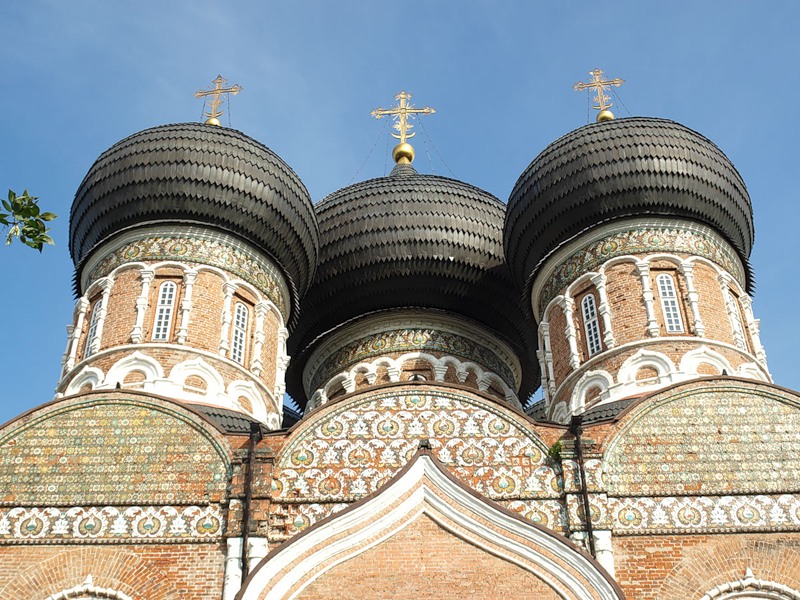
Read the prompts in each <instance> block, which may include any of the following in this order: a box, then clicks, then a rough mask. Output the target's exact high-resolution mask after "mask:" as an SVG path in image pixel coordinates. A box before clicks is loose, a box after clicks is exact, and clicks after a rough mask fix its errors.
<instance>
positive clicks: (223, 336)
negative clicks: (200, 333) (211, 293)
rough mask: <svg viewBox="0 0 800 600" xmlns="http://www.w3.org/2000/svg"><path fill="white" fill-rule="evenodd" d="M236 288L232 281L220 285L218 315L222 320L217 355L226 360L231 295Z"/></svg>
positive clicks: (230, 318)
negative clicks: (220, 311) (220, 310)
mask: <svg viewBox="0 0 800 600" xmlns="http://www.w3.org/2000/svg"><path fill="white" fill-rule="evenodd" d="M238 288H239V286H238V285H237V284H236V283H234V282H232V281H227V282H225V283H223V284H222V292H223V294H224V297H223V301H222V314H221V315H220V318H221V319H222V331H221V333H220V335H219V353H220V355H221V356H225V357H226V358H227V356H228V350H230V349H231V344H230V340H229V339H228V338H229V337H230V329H231V321H233V313H232V311H231V306H232V304H233V294H234V293H236V290H237V289H238ZM234 362H236V361H234Z"/></svg>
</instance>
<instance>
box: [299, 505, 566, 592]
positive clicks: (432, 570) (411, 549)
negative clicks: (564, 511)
mask: <svg viewBox="0 0 800 600" xmlns="http://www.w3.org/2000/svg"><path fill="white" fill-rule="evenodd" d="M298 598H303V599H305V598H307V599H314V600H346V599H350V598H352V599H356V598H358V599H361V598H381V599H382V600H408V599H409V598H425V599H426V600H462V599H464V598H481V599H487V600H488V599H497V600H501V599H502V600H507V599H510V598H536V599H537V600H538V599H542V600H546V599H551V598H552V599H556V598H558V595H556V593H555V592H554V591H553V590H552V589H551V588H550V587H549V586H547V585H546V584H545V583H544V582H543V581H542V580H540V579H538V578H537V577H536V576H534V575H533V574H531V573H530V572H528V571H526V570H524V569H522V568H520V567H518V566H517V565H514V564H512V563H510V562H508V561H505V560H503V559H501V558H498V557H497V556H494V555H492V554H489V553H488V552H486V551H485V550H483V549H481V548H478V547H476V546H473V545H472V544H470V543H468V542H466V541H464V540H462V539H460V538H458V537H456V536H454V535H453V534H451V533H450V532H448V531H447V530H445V529H443V528H442V527H440V526H439V525H438V524H437V523H436V522H435V521H433V520H431V519H430V518H428V517H427V516H424V515H423V516H420V517H419V518H417V519H416V520H415V521H414V522H413V523H411V524H410V525H408V526H407V527H406V528H404V529H402V530H401V531H400V532H399V533H397V534H396V535H394V536H392V537H391V538H389V539H388V540H386V541H385V542H383V543H381V544H378V545H377V546H375V547H373V548H370V549H369V550H366V551H365V552H363V553H361V554H359V555H357V556H355V557H353V558H351V559H349V560H347V561H345V562H343V563H341V564H339V565H337V566H335V567H334V568H332V569H330V570H329V571H327V572H326V573H324V574H323V575H322V576H321V577H319V578H318V579H316V580H315V581H314V582H313V583H311V585H309V586H308V587H307V588H306V589H305V590H303V591H302V592H301V594H300V596H299V597H298Z"/></svg>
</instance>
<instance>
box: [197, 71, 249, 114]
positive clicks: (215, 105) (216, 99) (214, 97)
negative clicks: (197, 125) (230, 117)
mask: <svg viewBox="0 0 800 600" xmlns="http://www.w3.org/2000/svg"><path fill="white" fill-rule="evenodd" d="M212 83H213V84H214V89H213V90H199V91H197V92H195V98H204V97H206V96H211V112H207V113H205V115H206V116H207V117H208V119H206V123H207V124H209V125H219V119H218V118H217V117H219V116H220V115H222V111H221V110H219V105H220V104H222V99H221V98H220V96H221V95H222V94H233V95H234V96H235V95H236V94H238V93H239V92H241V91H242V89H244V88H242V86H240V85H239V84H238V83H237V84H236V85H232V86H231V87H228V88H226V87H224V85H225V84H226V83H228V80H227V79H225V78H223V77H222V75H217V78H216V79H215V80H214V81H212Z"/></svg>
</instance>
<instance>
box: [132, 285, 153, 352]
mask: <svg viewBox="0 0 800 600" xmlns="http://www.w3.org/2000/svg"><path fill="white" fill-rule="evenodd" d="M154 277H155V272H154V271H150V270H147V269H142V270H141V271H139V279H141V281H142V289H141V291H140V292H139V297H138V298H137V299H136V323H134V325H133V330H132V331H131V341H132V342H133V343H134V344H138V343H140V342H141V341H142V339H144V334H143V332H144V315H145V312H146V311H147V304H148V300H149V298H150V283H151V282H152V281H153V278H154Z"/></svg>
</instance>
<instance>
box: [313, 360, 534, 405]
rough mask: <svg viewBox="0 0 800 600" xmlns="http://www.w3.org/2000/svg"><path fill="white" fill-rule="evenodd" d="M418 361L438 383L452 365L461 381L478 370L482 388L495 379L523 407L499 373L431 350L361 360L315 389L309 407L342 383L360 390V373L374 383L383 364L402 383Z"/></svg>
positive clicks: (349, 389) (392, 379) (512, 401)
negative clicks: (407, 367)
mask: <svg viewBox="0 0 800 600" xmlns="http://www.w3.org/2000/svg"><path fill="white" fill-rule="evenodd" d="M417 360H422V361H425V362H427V363H428V364H429V365H430V367H431V370H433V372H434V381H435V382H438V383H441V382H443V381H444V377H445V375H446V373H447V367H448V366H453V367H455V370H456V376H457V377H458V379H459V381H460V382H461V383H464V381H466V379H467V377H468V376H469V372H470V371H472V372H473V373H475V377H476V379H477V383H478V390H479V391H481V392H486V391H487V390H488V389H489V386H490V385H491V384H492V383H493V382H494V383H496V384H497V385H498V386H500V387H501V388H502V390H503V394H504V397H505V400H506V402H508V403H509V404H511V405H512V406H514V407H515V408H518V409H520V410H521V409H522V405H521V404H520V402H519V399H518V398H517V395H516V394H515V393H514V391H513V390H512V389H511V388H510V387H508V384H507V383H506V382H505V381H503V379H502V378H501V377H500V376H499V375H498V374H497V373H494V372H493V371H489V370H484V369H483V368H481V367H480V365H478V364H477V363H474V362H472V361H462V360H460V359H458V358H456V357H455V356H442V357H441V358H437V357H436V356H434V355H432V354H428V353H427V352H406V353H405V354H402V355H400V356H398V357H397V358H392V357H390V356H379V357H376V358H375V359H374V360H371V361H364V362H360V363H358V364H357V365H355V366H354V367H353V368H351V369H348V370H347V371H342V372H341V373H337V374H336V375H333V376H332V377H331V378H330V379H329V380H328V381H327V382H326V383H325V384H324V385H323V386H322V387H320V388H318V389H316V390H314V393H313V394H312V396H311V400H309V403H308V405H307V407H306V410H307V411H310V410H313V409H315V408H318V407H319V406H322V405H323V404H325V403H326V402H327V401H328V398H329V397H330V395H331V392H332V391H334V390H335V388H336V387H337V386H339V385H340V384H341V385H342V387H343V388H344V390H345V392H347V393H348V394H349V393H352V392H354V391H356V376H357V375H358V374H360V373H363V374H364V376H365V377H366V379H367V382H368V383H369V384H370V385H371V384H373V383H374V382H375V380H376V379H377V375H378V367H381V366H385V367H386V368H387V371H388V374H389V381H390V382H392V383H396V382H399V381H400V374H401V373H402V371H403V367H404V366H405V364H406V363H408V362H411V361H417Z"/></svg>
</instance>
